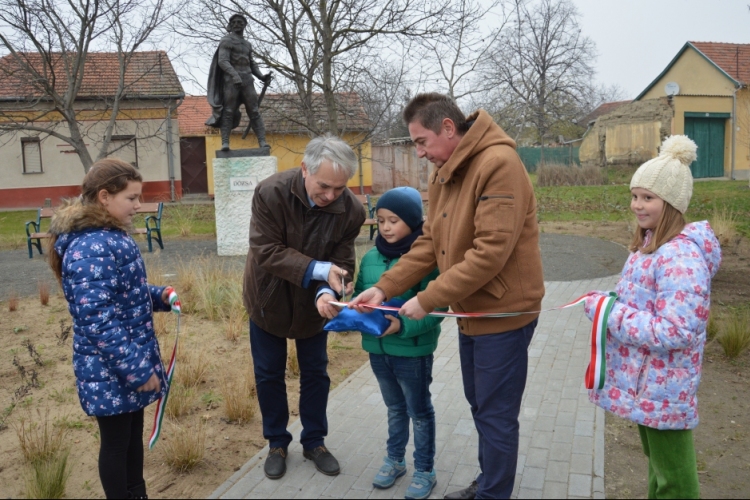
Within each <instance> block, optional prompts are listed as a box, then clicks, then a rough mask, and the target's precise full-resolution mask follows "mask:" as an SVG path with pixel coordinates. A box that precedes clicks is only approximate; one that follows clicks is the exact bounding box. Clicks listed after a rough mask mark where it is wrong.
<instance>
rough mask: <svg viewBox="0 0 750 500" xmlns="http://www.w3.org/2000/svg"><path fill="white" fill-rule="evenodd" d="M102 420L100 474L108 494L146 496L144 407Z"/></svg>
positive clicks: (121, 496) (122, 496)
mask: <svg viewBox="0 0 750 500" xmlns="http://www.w3.org/2000/svg"><path fill="white" fill-rule="evenodd" d="M96 421H97V422H98V423H99V435H100V437H101V446H100V448H99V478H100V479H101V481H102V487H103V488H104V494H105V495H106V496H107V498H128V496H132V497H135V498H141V497H145V496H146V482H145V481H144V480H143V410H139V411H136V412H133V413H123V414H122V415H114V416H111V417H96Z"/></svg>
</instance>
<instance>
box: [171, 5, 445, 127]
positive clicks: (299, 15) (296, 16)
mask: <svg viewBox="0 0 750 500" xmlns="http://www.w3.org/2000/svg"><path fill="white" fill-rule="evenodd" d="M448 3H449V0H437V1H434V0H329V1H320V2H315V3H312V2H309V0H229V1H228V2H226V3H224V4H221V5H220V4H217V3H215V2H213V1H212V0H199V1H197V2H193V3H192V4H191V5H192V7H191V9H190V10H189V11H188V12H186V15H185V16H184V17H182V18H181V20H180V23H179V25H178V26H177V29H178V31H179V32H180V33H182V34H184V35H186V36H190V37H193V38H194V39H195V40H196V41H197V43H198V44H199V45H201V46H202V47H204V48H205V47H206V45H207V44H206V43H205V42H206V39H208V40H212V41H213V42H215V43H216V42H218V40H219V39H220V38H221V36H223V34H224V32H225V29H226V28H225V27H226V24H227V19H228V18H229V16H230V15H231V14H232V13H235V12H239V13H241V14H243V15H245V16H246V17H247V18H248V21H249V24H248V28H247V30H246V32H245V36H246V38H248V39H249V40H250V42H251V43H252V45H253V48H254V50H255V51H256V54H257V57H258V58H259V60H260V61H261V65H262V66H267V67H270V68H271V69H273V70H275V71H276V72H277V73H280V74H281V75H282V77H283V78H282V79H278V80H280V81H277V82H276V84H275V85H276V87H277V89H280V90H282V91H288V92H294V93H295V94H296V95H297V97H298V101H299V109H300V110H301V112H302V116H301V117H299V118H302V119H303V120H300V121H304V124H305V126H306V128H307V129H308V130H309V132H310V133H311V134H320V133H323V132H331V133H335V134H340V133H342V132H344V131H345V128H344V127H343V126H342V124H341V123H339V116H340V115H341V111H342V110H341V109H340V103H339V101H338V100H337V98H336V94H337V93H340V92H346V91H348V90H350V89H352V88H356V87H358V86H359V83H360V82H362V81H363V79H364V78H366V77H367V75H369V74H371V73H372V72H373V71H372V70H373V68H374V67H375V65H378V64H382V61H383V60H386V59H388V57H387V52H388V51H389V50H390V49H391V45H392V44H399V43H400V42H399V40H403V39H404V38H409V37H416V36H426V35H429V34H434V33H437V32H438V31H440V29H441V24H440V19H441V16H442V15H443V13H444V12H445V10H446V5H447V4H448ZM213 48H215V45H214V47H211V48H210V49H209V50H213ZM204 50H205V49H204ZM206 55H208V54H206ZM317 96H321V97H322V99H323V102H324V106H325V110H326V117H327V119H326V120H325V121H324V122H322V123H321V121H320V120H319V119H318V118H316V113H315V110H316V106H317V104H316V99H318V97H317ZM344 111H345V110H344Z"/></svg>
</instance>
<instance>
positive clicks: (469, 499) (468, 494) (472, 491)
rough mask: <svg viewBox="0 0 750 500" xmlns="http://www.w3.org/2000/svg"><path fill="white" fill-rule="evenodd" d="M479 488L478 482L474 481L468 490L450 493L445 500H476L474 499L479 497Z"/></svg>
mask: <svg viewBox="0 0 750 500" xmlns="http://www.w3.org/2000/svg"><path fill="white" fill-rule="evenodd" d="M477 488H479V485H478V484H477V482H476V481H472V482H471V485H470V486H469V487H468V488H464V489H462V490H458V491H454V492H453V493H448V494H447V495H445V498H450V499H451V500H474V497H475V496H477Z"/></svg>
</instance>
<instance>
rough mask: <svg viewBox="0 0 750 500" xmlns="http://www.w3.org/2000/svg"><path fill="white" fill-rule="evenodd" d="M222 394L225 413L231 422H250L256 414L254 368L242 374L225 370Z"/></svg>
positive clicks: (222, 380) (222, 379)
mask: <svg viewBox="0 0 750 500" xmlns="http://www.w3.org/2000/svg"><path fill="white" fill-rule="evenodd" d="M220 391H221V396H222V400H223V402H224V415H225V416H226V418H227V420H229V421H230V422H238V423H240V424H242V423H245V422H249V421H250V419H251V418H253V415H255V399H256V397H257V395H256V392H255V377H254V376H253V372H252V369H248V370H246V371H245V373H244V374H242V375H241V376H239V377H238V376H237V374H236V373H229V372H224V374H223V376H222V377H221V388H220Z"/></svg>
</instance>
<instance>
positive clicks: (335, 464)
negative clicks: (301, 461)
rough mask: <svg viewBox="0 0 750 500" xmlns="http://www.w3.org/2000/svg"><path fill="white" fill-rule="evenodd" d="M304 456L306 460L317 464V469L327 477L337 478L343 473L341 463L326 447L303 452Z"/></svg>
mask: <svg viewBox="0 0 750 500" xmlns="http://www.w3.org/2000/svg"><path fill="white" fill-rule="evenodd" d="M302 455H304V457H305V458H306V459H308V460H312V461H313V463H315V468H316V469H318V470H319V471H320V472H322V473H323V474H325V475H327V476H337V475H338V474H339V472H341V469H340V468H339V461H338V460H336V458H335V457H334V456H333V455H331V452H330V451H328V448H326V447H325V446H318V447H317V448H313V449H312V450H303V451H302Z"/></svg>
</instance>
